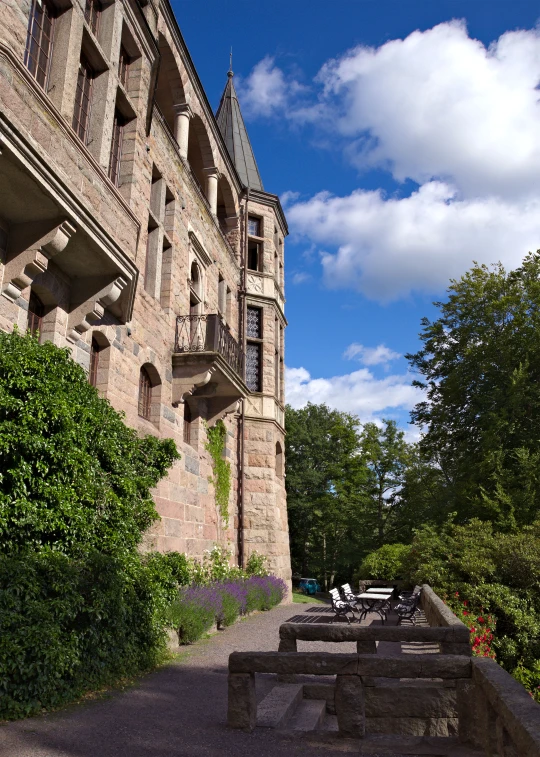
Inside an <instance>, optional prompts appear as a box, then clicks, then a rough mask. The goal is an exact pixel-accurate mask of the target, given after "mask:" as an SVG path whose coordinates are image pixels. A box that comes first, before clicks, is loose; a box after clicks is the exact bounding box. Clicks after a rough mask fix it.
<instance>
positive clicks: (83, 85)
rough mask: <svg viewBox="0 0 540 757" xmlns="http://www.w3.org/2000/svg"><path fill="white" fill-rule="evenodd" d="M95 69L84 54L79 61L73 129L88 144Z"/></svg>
mask: <svg viewBox="0 0 540 757" xmlns="http://www.w3.org/2000/svg"><path fill="white" fill-rule="evenodd" d="M93 79H94V71H93V70H92V67H91V66H90V63H89V62H88V61H87V60H86V58H85V57H84V55H82V56H81V60H80V63H79V75H78V77H77V90H76V92H75V110H74V112H73V124H72V125H73V129H74V131H75V133H76V134H77V136H78V137H79V138H80V139H81V140H82V141H83V142H84V144H87V142H88V130H89V127H90V111H91V106H92V82H93Z"/></svg>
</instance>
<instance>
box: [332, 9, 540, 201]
mask: <svg viewBox="0 0 540 757" xmlns="http://www.w3.org/2000/svg"><path fill="white" fill-rule="evenodd" d="M318 79H319V82H320V83H321V84H322V85H323V86H324V94H323V102H324V103H325V104H326V110H327V115H328V117H329V118H331V119H332V124H333V127H334V128H335V127H336V126H337V128H338V130H339V131H340V132H341V133H342V134H344V135H346V136H348V137H350V138H353V139H357V140H358V141H357V142H356V159H357V160H358V162H359V163H361V164H368V165H373V164H379V165H380V164H382V165H386V166H388V167H389V168H390V170H391V171H392V173H393V175H394V177H395V178H396V179H398V180H400V181H402V180H404V179H406V178H410V179H413V180H414V181H416V182H418V183H425V182H426V181H429V180H430V179H432V178H433V177H439V178H443V179H444V178H448V177H451V178H452V181H453V183H455V184H456V186H457V187H458V189H459V190H460V191H461V192H463V193H465V194H466V195H467V196H476V195H485V194H489V195H491V194H496V195H499V196H501V197H522V196H524V195H527V194H530V193H533V194H534V195H535V196H536V195H537V193H538V189H539V182H538V177H539V175H540V102H539V92H538V89H537V86H538V83H539V81H540V32H539V31H538V30H537V29H534V30H531V31H512V32H506V33H505V34H503V35H502V36H501V37H500V38H499V39H498V40H497V41H495V42H493V43H492V44H491V45H490V46H489V47H487V48H486V47H485V46H484V45H483V44H482V43H481V42H479V41H478V40H475V39H471V38H470V37H469V36H468V34H467V29H466V26H465V24H464V23H461V22H457V21H454V22H449V23H444V24H439V25H438V26H435V27H434V28H433V29H428V30H427V31H424V32H419V31H415V32H413V33H412V34H410V35H409V36H408V37H407V38H406V39H403V40H400V39H397V40H391V41H390V42H387V43H386V44H384V45H382V46H381V47H379V48H368V47H357V48H355V49H353V50H351V51H349V52H348V53H346V54H345V55H344V56H342V57H341V58H338V59H336V60H332V61H329V62H328V63H327V64H325V66H323V68H322V69H321V71H320V73H319V75H318ZM336 109H337V110H338V113H339V115H338V117H337V118H336ZM319 110H320V108H319Z"/></svg>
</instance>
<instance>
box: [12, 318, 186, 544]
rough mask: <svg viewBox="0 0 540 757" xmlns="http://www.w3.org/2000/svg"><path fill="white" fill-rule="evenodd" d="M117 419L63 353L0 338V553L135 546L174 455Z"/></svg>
mask: <svg viewBox="0 0 540 757" xmlns="http://www.w3.org/2000/svg"><path fill="white" fill-rule="evenodd" d="M122 418H123V416H122V415H121V414H120V413H118V412H116V411H115V410H114V409H113V408H112V407H111V405H110V404H109V402H108V401H107V400H105V399H102V398H100V397H99V396H98V393H97V391H96V389H95V388H94V387H92V386H90V384H89V383H88V379H87V377H86V374H85V372H84V370H83V369H82V368H81V366H80V365H78V364H77V363H75V361H74V360H72V358H71V357H70V355H69V351H68V350H66V349H59V348H58V347H56V346H55V345H54V344H52V343H51V342H46V343H45V344H42V345H41V344H38V342H37V340H36V339H34V338H32V337H31V336H29V335H27V336H21V335H20V334H18V333H17V332H14V333H10V334H6V333H0V552H3V553H4V554H15V553H20V552H29V551H40V550H44V549H45V550H46V549H50V550H54V551H58V552H63V553H64V554H66V555H70V556H73V557H79V556H83V555H84V554H85V553H87V552H88V551H91V550H93V549H96V550H99V551H100V552H103V553H106V554H110V555H119V554H127V553H128V552H130V551H131V550H133V549H134V548H135V547H137V545H138V544H139V543H140V541H141V538H142V533H143V532H144V531H145V530H146V529H147V528H148V526H150V524H151V523H152V522H153V521H155V520H156V519H157V517H158V516H157V513H156V509H155V506H154V502H153V500H152V496H151V493H150V492H151V489H152V488H153V487H154V486H156V484H157V483H158V481H159V480H160V479H161V478H162V477H163V476H164V475H165V473H166V472H167V470H168V469H169V467H170V466H171V465H172V463H173V462H174V461H175V460H177V459H178V458H179V454H178V452H177V450H176V446H175V444H174V442H173V441H172V440H171V439H157V438H156V437H154V436H147V437H145V438H143V439H140V438H139V437H138V436H137V433H136V431H134V430H133V429H131V428H128V427H127V426H126V425H125V423H124V422H123V420H122Z"/></svg>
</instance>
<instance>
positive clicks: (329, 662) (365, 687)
mask: <svg viewBox="0 0 540 757" xmlns="http://www.w3.org/2000/svg"><path fill="white" fill-rule="evenodd" d="M255 673H277V674H278V675H291V674H293V675H294V674H308V675H324V676H335V686H334V692H333V702H332V704H331V709H332V710H334V711H335V713H336V715H337V719H338V727H339V732H340V733H341V734H342V735H345V736H352V737H357V738H358V737H362V736H364V734H365V733H366V732H368V733H370V732H371V733H389V732H394V729H393V726H396V724H397V725H403V724H399V723H397V721H398V720H403V721H404V723H405V725H408V726H409V728H411V729H412V730H410V731H409V732H410V733H411V734H414V735H417V734H418V733H419V731H418V727H420V729H421V730H420V733H422V734H425V735H444V736H447V735H448V734H449V733H451V732H452V730H451V729H450V730H449V723H450V724H453V727H454V731H457V720H456V713H457V708H458V705H457V691H458V690H457V688H456V682H458V681H470V679H471V660H470V658H468V657H459V656H457V655H451V656H446V655H436V656H425V657H420V656H418V655H415V656H414V657H413V658H411V657H408V658H397V657H381V656H378V655H377V656H376V657H375V656H374V655H370V654H368V655H358V654H331V653H319V652H296V653H295V652H292V653H283V652H261V653H254V652H234V653H233V654H231V655H230V657H229V707H228V721H229V725H230V726H232V727H233V728H244V729H247V730H253V728H254V727H255V723H256V717H257V706H256V700H255ZM380 677H384V678H386V679H393V680H394V681H395V682H396V683H397V682H398V681H399V679H429V680H432V679H440V680H442V682H443V684H442V685H439V686H438V687H437V689H436V690H435V689H433V688H427V689H425V688H420V687H418V688H416V689H415V690H414V691H409V689H412V688H413V686H407V687H405V688H401V686H400V687H399V689H398V688H396V687H395V686H394V687H392V686H388V687H387V688H379V687H378V686H376V685H375V683H376V680H377V679H379V678H380ZM444 684H450V686H451V688H448V689H446V688H445V686H444ZM311 693H312V695H313V694H315V696H316V698H325V699H327V701H331V700H332V698H331V696H330V695H329V693H328V687H324V690H323V691H322V696H317V692H311ZM319 694H320V692H319ZM396 696H398V697H400V698H401V700H403V701H401V705H403V706H400V702H398V701H397V700H396ZM411 713H413V714H412V715H411ZM401 732H403V729H401ZM405 732H407V731H405Z"/></svg>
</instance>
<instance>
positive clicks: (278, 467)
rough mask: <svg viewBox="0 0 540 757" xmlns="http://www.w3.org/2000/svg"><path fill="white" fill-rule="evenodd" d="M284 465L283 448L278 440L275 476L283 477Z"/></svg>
mask: <svg viewBox="0 0 540 757" xmlns="http://www.w3.org/2000/svg"><path fill="white" fill-rule="evenodd" d="M283 473H284V465H283V449H282V447H281V444H280V442H276V476H277V477H278V478H283Z"/></svg>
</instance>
